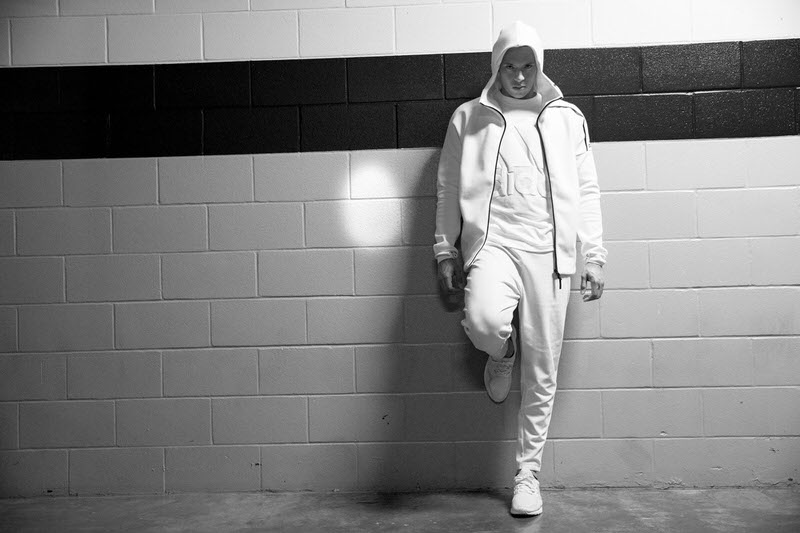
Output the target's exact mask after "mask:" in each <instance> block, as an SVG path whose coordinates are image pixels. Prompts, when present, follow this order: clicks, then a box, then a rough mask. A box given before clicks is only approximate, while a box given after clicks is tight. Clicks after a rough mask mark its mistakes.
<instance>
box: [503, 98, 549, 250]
mask: <svg viewBox="0 0 800 533" xmlns="http://www.w3.org/2000/svg"><path fill="white" fill-rule="evenodd" d="M493 93H494V94H492V96H493V97H494V100H495V101H496V102H497V103H498V104H499V106H500V111H502V113H503V116H504V117H505V119H506V132H505V135H504V136H503V141H502V143H500V157H499V158H498V162H497V168H496V169H495V188H494V195H493V197H492V208H491V212H490V216H489V233H488V238H487V240H488V242H489V243H491V244H495V245H498V246H501V247H509V248H515V249H519V250H525V251H529V252H540V253H545V252H552V251H553V223H552V216H551V214H550V208H549V202H548V200H547V180H546V178H545V174H544V158H543V157H542V144H541V142H540V140H539V133H538V131H537V129H536V119H537V118H538V117H539V113H540V112H541V110H542V97H541V95H539V94H537V95H536V96H534V97H533V98H528V99H516V98H510V97H508V96H504V95H503V94H501V93H500V91H497V90H495V91H493Z"/></svg>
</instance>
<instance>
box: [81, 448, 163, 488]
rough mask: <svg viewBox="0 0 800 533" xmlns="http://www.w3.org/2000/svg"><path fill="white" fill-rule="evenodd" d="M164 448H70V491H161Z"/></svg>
mask: <svg viewBox="0 0 800 533" xmlns="http://www.w3.org/2000/svg"><path fill="white" fill-rule="evenodd" d="M163 492H164V450H162V449H161V448H117V449H113V448H112V449H99V450H72V451H70V454H69V493H70V494H71V495H73V496H90V495H93V494H98V495H108V494H163Z"/></svg>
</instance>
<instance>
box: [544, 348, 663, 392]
mask: <svg viewBox="0 0 800 533" xmlns="http://www.w3.org/2000/svg"><path fill="white" fill-rule="evenodd" d="M650 358H651V355H650V342H649V341H646V340H623V341H615V340H594V341H566V342H564V345H563V347H562V350H561V360H560V362H559V368H558V386H559V388H560V389H603V388H629V387H650V386H652V384H653V383H652V377H651V373H652V368H651V363H650Z"/></svg>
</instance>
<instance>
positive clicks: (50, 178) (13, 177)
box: [0, 161, 61, 207]
mask: <svg viewBox="0 0 800 533" xmlns="http://www.w3.org/2000/svg"><path fill="white" fill-rule="evenodd" d="M58 205H61V163H60V162H59V161H1V162H0V207H51V206H58Z"/></svg>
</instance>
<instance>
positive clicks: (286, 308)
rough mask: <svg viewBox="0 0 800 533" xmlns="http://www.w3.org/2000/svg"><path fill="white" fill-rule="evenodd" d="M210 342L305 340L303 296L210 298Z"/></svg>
mask: <svg viewBox="0 0 800 533" xmlns="http://www.w3.org/2000/svg"><path fill="white" fill-rule="evenodd" d="M211 342H212V344H213V345H214V346H258V345H262V346H271V345H281V344H304V343H305V342H306V303H305V301H304V300H297V299H291V300H277V299H275V300H238V301H218V302H211Z"/></svg>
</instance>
